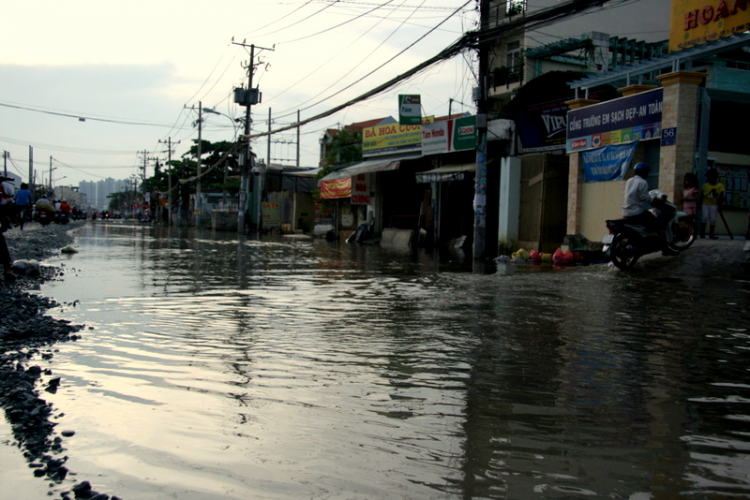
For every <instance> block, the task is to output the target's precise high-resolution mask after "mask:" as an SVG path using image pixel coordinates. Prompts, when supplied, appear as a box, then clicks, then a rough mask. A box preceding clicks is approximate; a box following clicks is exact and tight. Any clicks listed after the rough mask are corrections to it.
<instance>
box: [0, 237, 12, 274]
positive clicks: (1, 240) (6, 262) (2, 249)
mask: <svg viewBox="0 0 750 500" xmlns="http://www.w3.org/2000/svg"><path fill="white" fill-rule="evenodd" d="M12 262H13V261H12V259H11V258H10V251H9V250H8V243H7V242H6V241H5V235H4V234H3V233H0V264H2V265H3V266H4V267H6V268H7V267H10V265H11V264H12Z"/></svg>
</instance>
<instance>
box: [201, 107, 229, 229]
mask: <svg viewBox="0 0 750 500" xmlns="http://www.w3.org/2000/svg"><path fill="white" fill-rule="evenodd" d="M204 113H210V114H214V115H222V114H223V113H219V112H218V111H216V110H214V109H211V108H204V107H203V103H202V102H198V166H197V168H196V173H197V176H196V181H195V227H196V228H198V227H199V226H200V218H201V156H202V154H203V153H202V151H201V147H202V144H201V143H202V142H203V136H202V134H203V114H204ZM224 116H227V115H224ZM227 118H229V119H230V120H231V118H230V117H228V116H227ZM236 136H237V128H236V127H235V137H236Z"/></svg>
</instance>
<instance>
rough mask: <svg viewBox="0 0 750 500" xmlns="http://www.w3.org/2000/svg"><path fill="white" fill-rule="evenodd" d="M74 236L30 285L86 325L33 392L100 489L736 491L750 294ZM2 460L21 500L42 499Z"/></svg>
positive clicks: (742, 482)
mask: <svg viewBox="0 0 750 500" xmlns="http://www.w3.org/2000/svg"><path fill="white" fill-rule="evenodd" d="M76 247H77V248H78V250H79V253H78V254H75V255H71V256H61V257H59V258H56V259H53V260H52V261H50V263H52V264H60V263H63V264H64V265H65V276H64V280H63V281H51V282H48V283H46V284H45V285H44V286H43V288H42V291H41V293H43V294H45V295H48V296H50V297H52V298H54V299H55V300H57V301H58V302H60V303H61V304H64V305H63V307H61V308H60V309H56V310H53V311H51V314H52V315H54V316H56V317H61V318H67V319H70V320H72V321H73V322H75V323H80V324H85V325H86V326H87V328H86V329H85V330H84V331H82V332H81V335H82V337H83V338H82V339H81V340H78V341H77V342H70V343H66V344H60V345H57V346H55V349H59V352H57V353H55V356H54V358H53V359H52V360H51V361H50V362H49V364H48V365H47V364H46V363H47V362H42V363H43V366H49V367H50V368H51V369H52V370H53V372H54V374H55V376H60V377H62V385H61V386H60V389H59V390H58V391H57V393H56V394H45V396H44V397H45V399H47V400H48V401H49V402H51V403H52V404H53V405H54V407H55V409H56V415H59V414H63V415H62V416H60V417H59V418H58V419H57V420H56V421H57V422H58V427H57V430H58V431H62V430H66V429H71V430H75V435H74V436H73V437H70V438H65V440H64V446H65V448H66V451H65V455H68V456H69V457H70V458H69V460H68V462H67V466H68V468H69V469H70V470H71V471H75V472H76V473H77V474H78V475H79V476H80V477H82V478H86V479H89V480H90V481H92V483H93V485H94V487H95V489H97V490H99V491H102V492H108V493H109V494H115V495H117V496H119V497H121V498H123V499H125V500H134V499H163V498H179V499H181V500H186V499H208V498H210V499H247V498H264V499H268V498H278V499H297V498H330V499H373V498H408V499H435V498H449V499H458V498H477V499H478V498H513V499H527V498H593V497H598V498H631V499H647V498H665V497H672V498H674V497H696V498H706V497H718V496H722V495H723V496H725V497H733V498H736V497H749V496H750V455H748V451H750V372H748V369H749V368H750V330H749V327H750V312H749V311H750V310H749V308H748V305H749V304H750V293H749V292H750V284H748V283H745V282H741V281H736V280H735V281H731V280H726V281H721V282H713V283H712V282H696V281H688V280H686V281H678V280H674V281H675V282H669V281H655V280H651V279H647V278H646V277H643V276H641V277H636V278H634V277H632V276H629V275H626V274H624V273H618V272H611V271H608V270H607V269H606V268H605V267H599V268H597V269H594V268H588V269H575V270H564V271H549V272H544V271H542V272H529V271H519V272H516V273H515V274H513V275H502V274H500V273H495V274H484V273H472V272H466V271H464V270H461V269H460V266H458V265H456V264H450V263H446V262H442V263H437V262H435V261H434V260H433V259H432V258H431V257H430V256H427V255H423V254H420V255H417V256H412V255H411V254H409V253H400V252H396V251H389V250H386V249H382V248H379V247H359V246H350V245H346V244H341V245H334V244H331V243H328V242H325V241H320V240H315V241H313V240H306V239H291V238H282V237H269V238H265V237H264V238H263V239H262V240H257V239H252V238H248V239H242V240H241V241H238V237H237V235H235V234H231V233H229V234H224V233H217V234H211V233H210V232H206V233H202V234H201V235H199V237H198V238H194V237H193V233H192V232H190V231H187V230H182V231H180V230H178V229H176V228H166V227H153V226H147V225H135V224H127V223H123V224H117V223H110V224H104V223H96V224H93V223H89V224H87V225H86V226H85V228H84V229H83V230H82V231H81V233H80V234H79V237H78V239H77V242H76ZM537 269H539V268H537ZM9 433H10V431H9V429H8V428H7V424H6V423H5V422H3V424H2V426H0V440H6V439H9V438H8V435H9ZM3 456H10V455H9V454H7V453H4V454H3ZM16 458H17V460H18V464H20V465H18V464H17V470H18V471H20V472H19V473H18V474H17V475H16V477H17V479H18V484H19V485H20V486H19V488H20V490H22V491H26V490H27V489H28V490H29V491H31V489H32V488H39V489H42V490H44V489H45V488H47V485H46V483H44V481H42V480H39V479H36V478H34V477H33V474H32V472H31V471H30V469H28V468H26V467H24V466H23V460H22V458H21V457H20V456H19V457H16ZM6 470H7V469H6ZM73 481H74V479H73ZM71 484H73V483H71V482H70V478H69V481H68V482H67V483H65V488H62V487H61V486H58V487H57V489H55V488H53V489H52V490H53V491H59V490H60V489H69V488H70V485H71ZM5 487H6V486H3V487H2V488H5ZM2 491H6V490H2ZM14 491H16V490H15V488H14ZM29 494H30V495H31V493H29ZM3 498H6V497H4V496H3ZM14 498H24V497H23V495H21V496H14ZM29 498H39V497H33V496H29Z"/></svg>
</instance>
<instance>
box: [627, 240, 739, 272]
mask: <svg viewBox="0 0 750 500" xmlns="http://www.w3.org/2000/svg"><path fill="white" fill-rule="evenodd" d="M747 243H748V241H747V240H745V239H744V238H735V239H734V240H730V239H729V238H721V239H718V240H708V239H698V240H696V242H695V243H693V245H692V246H691V247H690V248H689V249H687V250H685V251H684V252H681V253H680V254H679V255H677V256H675V257H663V256H662V255H661V254H660V253H652V254H649V255H645V256H643V257H642V258H641V259H640V261H639V262H638V263H637V264H636V268H635V269H634V271H635V272H648V273H649V274H650V275H652V276H653V277H655V278H659V277H671V278H688V277H690V278H736V277H738V276H743V275H747V276H750V260H748V254H750V252H746V251H744V248H745V245H746V244H747Z"/></svg>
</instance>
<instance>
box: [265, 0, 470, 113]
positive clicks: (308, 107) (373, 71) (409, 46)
mask: <svg viewBox="0 0 750 500" xmlns="http://www.w3.org/2000/svg"><path fill="white" fill-rule="evenodd" d="M471 2H472V0H469V1H467V2H466V3H465V4H463V5H462V6H461V7H459V8H458V9H456V10H455V11H453V12H452V13H451V14H450V15H449V16H448V17H446V18H445V19H443V20H442V21H441V22H440V23H439V24H438V25H437V26H435V27H433V28H432V29H430V30H429V31H428V32H427V33H425V34H424V35H422V36H421V37H419V38H417V39H416V40H415V41H414V42H412V43H411V44H409V45H408V46H406V47H405V48H404V49H402V50H401V51H400V52H399V53H397V54H396V55H395V56H393V57H391V58H390V59H388V60H387V61H385V62H384V63H383V64H381V65H380V66H378V67H376V68H375V69H373V70H372V71H370V72H369V73H367V74H366V75H364V76H362V77H361V78H359V79H358V80H355V81H354V82H352V83H350V84H349V85H347V86H346V87H344V88H342V89H341V90H339V91H337V92H335V93H333V94H331V95H329V96H328V97H326V98H324V99H321V100H319V101H318V102H316V103H314V104H311V105H310V106H307V107H305V108H302V109H301V110H302V111H304V110H308V109H310V108H312V107H315V106H317V105H318V104H322V103H324V102H325V101H327V100H328V99H331V98H333V97H335V96H337V95H339V94H340V93H342V92H344V91H345V90H348V89H350V88H351V87H353V86H354V85H356V84H357V83H359V82H361V81H362V80H364V79H366V78H368V77H370V76H372V75H373V74H374V73H375V72H377V71H379V70H380V69H382V68H383V67H385V66H386V65H388V64H390V63H391V62H393V61H394V60H395V59H396V58H397V57H399V56H401V55H402V54H403V53H404V52H406V51H407V50H409V49H410V48H412V47H414V46H415V45H416V44H417V43H419V42H420V41H422V40H424V39H425V38H426V37H427V35H429V34H431V33H432V32H433V31H435V30H436V29H437V28H438V27H440V26H441V25H442V24H444V23H446V22H447V21H448V20H449V19H451V18H452V17H453V16H454V15H456V14H457V13H458V12H459V11H460V10H461V9H463V8H464V7H466V6H467V5H468V4H470V3H471ZM462 39H463V37H462ZM460 42H461V40H459V41H458V42H456V43H457V44H458V43H460ZM454 46H456V45H455V44H454ZM463 48H464V47H460V48H459V49H458V51H459V52H460V51H461V50H463ZM456 53H457V52H456ZM453 55H455V53H451V55H450V56H449V57H453ZM445 58H447V57H441V59H445ZM437 60H440V59H437ZM437 60H434V61H433V63H434V62H437ZM430 64H432V63H430ZM422 69H424V68H422ZM420 71H421V70H420ZM413 74H416V73H412V75H413ZM397 78H399V77H397ZM399 81H400V80H399ZM391 82H393V80H391ZM395 83H397V82H394V83H393V84H395ZM391 86H392V85H389V87H391ZM384 90H385V89H384ZM378 93H379V92H378ZM364 95H367V94H364ZM357 102H358V101H357ZM285 116H289V114H287V115H284V114H282V115H281V116H280V118H284V117H285ZM325 116H328V115H325Z"/></svg>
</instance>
